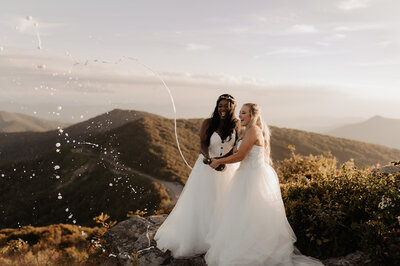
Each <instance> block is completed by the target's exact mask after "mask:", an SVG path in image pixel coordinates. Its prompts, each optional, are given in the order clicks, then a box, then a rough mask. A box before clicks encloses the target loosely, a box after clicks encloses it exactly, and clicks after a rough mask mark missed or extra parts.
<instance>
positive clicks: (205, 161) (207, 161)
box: [203, 157, 211, 164]
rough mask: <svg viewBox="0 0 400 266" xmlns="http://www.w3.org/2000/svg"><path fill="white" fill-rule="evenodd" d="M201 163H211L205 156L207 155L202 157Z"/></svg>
mask: <svg viewBox="0 0 400 266" xmlns="http://www.w3.org/2000/svg"><path fill="white" fill-rule="evenodd" d="M203 163H204V164H210V163H211V159H210V158H207V157H204V159H203Z"/></svg>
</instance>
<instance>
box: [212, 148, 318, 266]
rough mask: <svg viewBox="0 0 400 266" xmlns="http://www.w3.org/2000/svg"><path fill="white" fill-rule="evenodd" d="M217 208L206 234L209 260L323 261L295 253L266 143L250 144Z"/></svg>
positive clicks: (241, 262)
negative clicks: (267, 155)
mask: <svg viewBox="0 0 400 266" xmlns="http://www.w3.org/2000/svg"><path fill="white" fill-rule="evenodd" d="M239 144H240V143H239ZM219 208H220V209H219V210H217V211H218V212H220V218H219V221H218V222H217V223H216V224H215V227H214V228H212V229H211V231H210V234H209V235H208V241H209V244H210V249H209V250H208V252H207V254H206V256H205V259H206V262H207V264H208V265H210V266H216V265H218V266H225V265H226V266H228V265H229V266H233V265H237V266H239V265H240V266H244V265H251V266H257V265H268V266H270V265H323V264H322V263H321V262H320V261H318V260H316V259H313V258H310V257H306V256H303V255H300V254H294V250H295V248H294V245H293V243H294V242H295V241H296V236H295V234H294V232H293V230H292V228H291V226H290V225H289V223H288V220H287V218H286V213H285V208H284V205H283V201H282V197H281V192H280V186H279V180H278V177H277V175H276V173H275V171H274V169H273V168H272V167H271V166H270V165H269V164H267V163H265V160H264V147H261V146H256V145H254V146H253V147H252V148H251V150H250V151H249V153H248V154H247V156H246V157H245V159H244V160H243V161H242V162H241V163H240V167H239V168H238V170H237V171H236V173H235V175H234V176H233V178H232V181H231V184H230V187H229V190H228V191H227V192H226V199H225V200H224V203H223V204H222V206H220V207H219Z"/></svg>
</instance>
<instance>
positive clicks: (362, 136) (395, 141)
mask: <svg viewBox="0 0 400 266" xmlns="http://www.w3.org/2000/svg"><path fill="white" fill-rule="evenodd" d="M326 134H328V135H331V136H335V137H341V138H347V139H354V140H359V141H364V142H369V143H376V144H380V145H385V146H388V147H392V148H397V149H400V137H399V136H400V119H391V118H385V117H382V116H374V117H372V118H370V119H368V120H367V121H364V122H361V123H356V124H350V125H346V126H342V127H339V128H337V129H334V130H330V131H328V132H327V133H326Z"/></svg>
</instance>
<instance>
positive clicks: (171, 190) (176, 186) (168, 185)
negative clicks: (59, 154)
mask: <svg viewBox="0 0 400 266" xmlns="http://www.w3.org/2000/svg"><path fill="white" fill-rule="evenodd" d="M74 152H79V153H81V154H85V155H90V156H96V155H98V154H96V153H91V152H87V151H83V150H79V149H76V150H74ZM100 158H101V159H102V160H104V161H106V162H107V163H109V164H111V165H113V166H114V168H115V169H117V170H118V169H121V170H124V171H127V172H130V173H133V174H137V175H140V176H143V177H145V178H148V179H150V180H151V181H154V182H156V183H158V184H161V185H164V187H165V189H166V191H167V193H168V195H169V197H170V198H171V201H172V202H173V203H174V204H175V203H176V201H177V200H178V198H179V195H180V194H181V192H182V189H183V186H182V185H181V184H180V183H178V182H170V181H165V180H160V179H158V178H156V177H154V176H151V175H149V174H146V173H144V172H141V171H138V170H136V169H133V168H131V167H128V166H125V165H122V164H120V163H119V162H118V161H115V160H114V158H113V157H110V156H107V155H100Z"/></svg>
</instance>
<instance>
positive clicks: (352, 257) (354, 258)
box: [323, 251, 370, 266]
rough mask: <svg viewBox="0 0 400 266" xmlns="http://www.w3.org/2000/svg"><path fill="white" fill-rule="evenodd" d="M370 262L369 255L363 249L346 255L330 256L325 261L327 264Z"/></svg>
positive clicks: (346, 264)
mask: <svg viewBox="0 0 400 266" xmlns="http://www.w3.org/2000/svg"><path fill="white" fill-rule="evenodd" d="M369 262H370V261H369V260H368V258H367V256H366V255H365V254H364V253H362V252H361V251H356V252H354V253H351V254H349V255H347V256H345V257H339V258H330V259H327V260H324V261H323V263H324V265H326V266H352V265H367V263H369Z"/></svg>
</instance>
